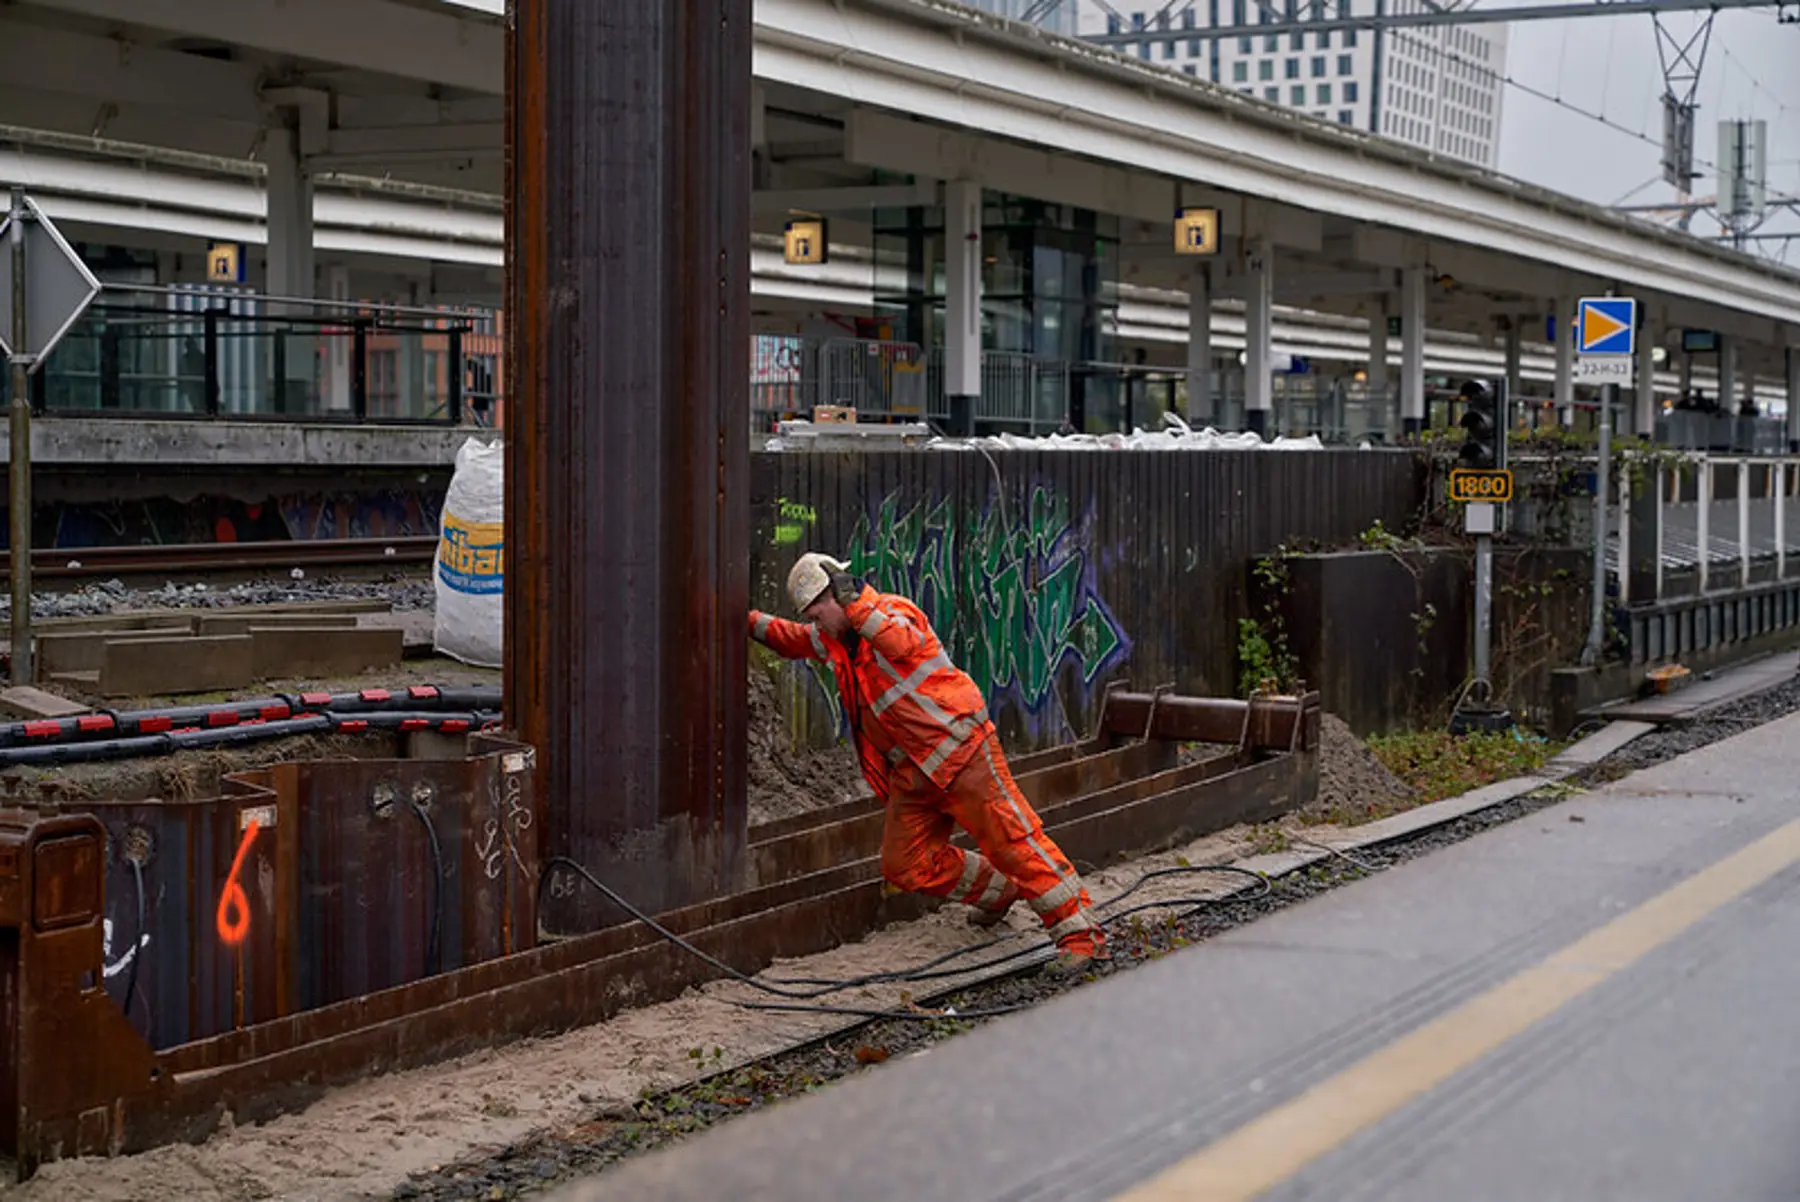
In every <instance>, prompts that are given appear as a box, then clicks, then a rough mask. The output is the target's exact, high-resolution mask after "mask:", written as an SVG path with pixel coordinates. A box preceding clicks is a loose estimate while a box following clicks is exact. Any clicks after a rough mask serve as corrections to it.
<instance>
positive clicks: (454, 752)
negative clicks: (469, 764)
mask: <svg viewBox="0 0 1800 1202" xmlns="http://www.w3.org/2000/svg"><path fill="white" fill-rule="evenodd" d="M406 758H407V759H409V760H465V759H468V758H469V736H468V735H447V734H445V733H444V732H443V731H441V730H413V731H408V732H407V734H406Z"/></svg>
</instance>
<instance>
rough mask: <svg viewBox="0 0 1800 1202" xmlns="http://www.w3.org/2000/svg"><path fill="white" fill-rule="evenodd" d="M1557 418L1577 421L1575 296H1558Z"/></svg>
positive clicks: (1567, 422)
mask: <svg viewBox="0 0 1800 1202" xmlns="http://www.w3.org/2000/svg"><path fill="white" fill-rule="evenodd" d="M1555 322H1556V393H1555V399H1556V420H1557V421H1558V422H1561V423H1562V424H1563V425H1565V426H1569V425H1573V424H1574V422H1575V296H1574V294H1572V293H1568V292H1565V293H1563V294H1562V295H1560V296H1558V297H1557V298H1556V317H1555Z"/></svg>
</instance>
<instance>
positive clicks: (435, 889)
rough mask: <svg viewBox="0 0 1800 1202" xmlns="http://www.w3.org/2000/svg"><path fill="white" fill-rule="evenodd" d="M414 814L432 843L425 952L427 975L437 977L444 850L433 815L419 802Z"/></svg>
mask: <svg viewBox="0 0 1800 1202" xmlns="http://www.w3.org/2000/svg"><path fill="white" fill-rule="evenodd" d="M411 805H412V812H413V813H414V814H415V815H417V817H418V819H419V821H420V822H422V823H424V824H425V837H426V838H427V839H429V840H430V841H431V942H430V944H428V945H427V948H426V952H425V973H426V975H427V976H436V975H437V974H438V973H440V972H442V971H443V968H444V961H443V947H442V943H441V940H442V936H443V924H444V849H443V846H442V845H441V844H440V843H439V842H438V833H437V824H436V823H435V822H433V821H432V820H431V814H430V813H429V812H428V811H427V810H426V809H425V807H424V806H423V805H421V804H419V803H418V802H417V801H414V802H412V803H411Z"/></svg>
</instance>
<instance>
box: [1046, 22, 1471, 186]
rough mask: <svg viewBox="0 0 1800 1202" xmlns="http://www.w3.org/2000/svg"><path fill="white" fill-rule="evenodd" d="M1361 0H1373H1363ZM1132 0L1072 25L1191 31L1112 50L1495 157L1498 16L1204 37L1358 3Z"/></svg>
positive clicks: (1411, 138) (1313, 110)
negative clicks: (1488, 21)
mask: <svg viewBox="0 0 1800 1202" xmlns="http://www.w3.org/2000/svg"><path fill="white" fill-rule="evenodd" d="M1014 2H1017V0H1014ZM1128 2H1130V0H1128ZM1364 2H1365V3H1368V4H1370V5H1371V7H1372V3H1373V0H1364ZM1424 2H1425V0H1390V3H1389V4H1388V6H1387V11H1389V12H1394V13H1405V12H1415V11H1418V10H1419V9H1420V8H1421V7H1422V6H1423V4H1424ZM1135 3H1136V4H1137V5H1139V6H1134V7H1119V6H1113V5H1109V6H1107V7H1105V8H1103V7H1102V6H1101V5H1100V3H1099V0H1088V3H1087V4H1085V5H1084V6H1083V8H1082V10H1081V13H1080V26H1079V28H1080V30H1081V33H1082V34H1083V35H1088V36H1091V35H1095V34H1102V33H1107V34H1120V33H1130V32H1132V31H1133V30H1152V31H1156V32H1164V31H1169V32H1175V33H1178V34H1186V33H1187V32H1188V31H1192V36H1184V37H1177V38H1175V39H1173V40H1164V41H1158V42H1149V41H1146V42H1139V43H1132V44H1127V45H1124V46H1121V47H1119V49H1120V50H1122V51H1123V52H1125V53H1128V54H1135V55H1136V56H1137V57H1139V58H1141V59H1144V60H1145V61H1146V62H1154V63H1157V64H1159V65H1162V66H1166V67H1169V68H1171V69H1173V70H1178V71H1181V72H1183V73H1184V74H1187V75H1191V76H1193V77H1195V78H1196V79H1206V80H1211V81H1212V82H1214V83H1218V84H1222V85H1224V86H1226V87H1230V88H1235V89H1236V90H1238V91H1240V92H1243V93H1244V94H1245V95H1248V96H1256V97H1258V98H1260V99H1262V100H1266V101H1268V102H1269V103H1271V104H1280V105H1284V106H1287V107H1290V108H1296V109H1300V110H1302V111H1304V112H1307V113H1310V114H1311V115H1312V116H1314V117H1317V118H1318V119H1320V120H1322V121H1335V122H1337V123H1338V124H1340V125H1349V126H1354V127H1355V128H1357V129H1366V130H1370V131H1372V132H1374V133H1378V134H1382V135H1384V136H1386V137H1390V138H1394V139H1396V140H1398V141H1401V142H1406V143H1408V144H1410V145H1413V146H1417V147H1419V148H1421V149H1423V150H1429V151H1431V152H1432V153H1434V154H1439V155H1443V156H1445V157H1447V158H1453V159H1458V160H1460V161H1462V162H1466V163H1474V164H1476V165H1478V166H1482V167H1491V166H1493V165H1494V160H1495V153H1496V150H1497V147H1498V145H1499V138H1500V111H1501V99H1502V95H1501V94H1502V91H1503V89H1504V86H1505V85H1504V83H1503V80H1504V78H1505V75H1506V27H1505V26H1504V25H1498V24H1495V25H1449V26H1433V27H1429V28H1413V29H1391V30H1386V31H1379V32H1378V31H1375V30H1369V29H1337V30H1329V29H1326V30H1304V29H1303V30H1290V31H1288V32H1285V33H1263V34H1254V35H1248V36H1242V35H1241V36H1237V37H1225V38H1208V37H1205V36H1203V33H1204V31H1205V30H1207V29H1209V28H1219V27H1231V26H1242V25H1257V24H1273V23H1276V22H1277V21H1286V20H1305V19H1308V18H1310V19H1313V20H1323V19H1325V17H1326V16H1327V15H1329V16H1332V17H1340V18H1341V17H1349V16H1351V15H1353V14H1354V15H1357V16H1360V15H1363V13H1364V12H1366V11H1369V10H1368V9H1365V8H1364V7H1363V5H1362V4H1361V3H1359V4H1358V5H1357V7H1356V9H1354V10H1352V8H1351V3H1350V0H1335V3H1333V4H1330V5H1328V4H1327V3H1326V2H1325V0H1309V3H1306V4H1304V5H1303V4H1300V3H1298V2H1297V0H1271V2H1269V3H1263V4H1259V3H1257V0H1175V3H1173V4H1170V5H1168V6H1167V7H1164V6H1161V5H1157V4H1147V5H1146V4H1143V0H1135Z"/></svg>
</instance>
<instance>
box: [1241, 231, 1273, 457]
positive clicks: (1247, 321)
mask: <svg viewBox="0 0 1800 1202" xmlns="http://www.w3.org/2000/svg"><path fill="white" fill-rule="evenodd" d="M1274 317H1275V246H1274V244H1273V243H1272V242H1271V241H1270V240H1269V239H1268V237H1267V236H1266V235H1265V236H1262V237H1257V238H1253V239H1251V240H1250V241H1249V242H1247V243H1245V246H1244V425H1245V426H1246V427H1247V428H1248V429H1249V430H1250V431H1251V432H1252V433H1256V434H1260V435H1263V436H1264V437H1265V438H1266V437H1267V436H1268V434H1269V430H1270V427H1271V426H1272V425H1273V424H1274V423H1273V420H1272V419H1273V416H1274V411H1275V381H1274V364H1273V363H1272V362H1271V359H1272V356H1271V354H1270V352H1271V350H1272V349H1273V347H1274V331H1273V326H1274Z"/></svg>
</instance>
